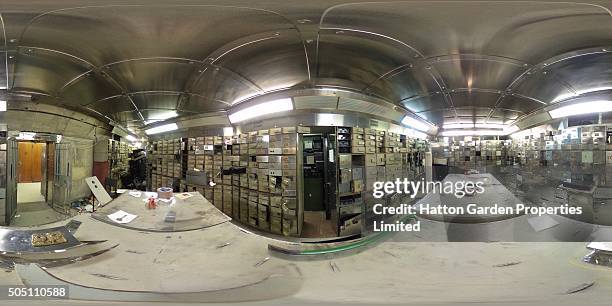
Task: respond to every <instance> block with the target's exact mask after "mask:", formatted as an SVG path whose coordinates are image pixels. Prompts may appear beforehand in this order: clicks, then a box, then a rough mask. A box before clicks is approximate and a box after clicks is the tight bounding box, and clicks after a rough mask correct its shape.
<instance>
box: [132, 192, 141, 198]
mask: <svg viewBox="0 0 612 306" xmlns="http://www.w3.org/2000/svg"><path fill="white" fill-rule="evenodd" d="M130 195H131V196H133V197H135V198H140V196H141V195H142V192H140V191H130Z"/></svg>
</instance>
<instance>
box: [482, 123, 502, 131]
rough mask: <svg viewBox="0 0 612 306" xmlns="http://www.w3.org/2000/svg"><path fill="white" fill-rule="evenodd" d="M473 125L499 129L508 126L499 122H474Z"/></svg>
mask: <svg viewBox="0 0 612 306" xmlns="http://www.w3.org/2000/svg"><path fill="white" fill-rule="evenodd" d="M475 127H477V128H482V129H500V130H501V129H504V128H506V127H508V126H507V125H505V124H499V123H476V124H475Z"/></svg>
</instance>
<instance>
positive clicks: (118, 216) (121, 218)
mask: <svg viewBox="0 0 612 306" xmlns="http://www.w3.org/2000/svg"><path fill="white" fill-rule="evenodd" d="M136 217H138V216H137V215H133V214H130V213H126V212H125V211H123V210H118V211H116V212H114V213H112V214H110V215H108V218H109V219H111V220H112V221H113V222H116V223H121V224H125V223H130V222H132V221H133V220H134V219H136Z"/></svg>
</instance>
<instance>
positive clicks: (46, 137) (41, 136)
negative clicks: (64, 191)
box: [5, 131, 62, 225]
mask: <svg viewBox="0 0 612 306" xmlns="http://www.w3.org/2000/svg"><path fill="white" fill-rule="evenodd" d="M23 132H29V131H23ZM19 134H20V131H8V133H7V144H10V143H12V144H13V145H14V150H12V151H11V150H7V182H6V186H7V190H6V193H7V194H6V200H5V209H6V212H7V214H6V219H5V225H10V224H11V221H12V220H13V218H14V217H15V215H16V213H17V184H18V177H17V176H18V173H19V169H18V164H19V152H18V142H19V141H20V140H23V139H19V138H20V137H19ZM61 137H62V135H59V134H50V133H37V132H36V135H35V136H34V137H33V139H32V140H33V141H37V142H45V143H46V144H47V147H48V146H49V144H48V143H49V142H53V143H56V142H57V141H58V139H60V138H61ZM7 148H10V145H7ZM45 156H46V155H45ZM54 164H55V161H54ZM11 165H12V168H11ZM10 171H13V172H10ZM45 171H46V169H45ZM11 173H12V175H11ZM47 175H51V176H53V175H54V173H52V174H49V173H47ZM41 184H42V183H41ZM47 189H49V186H48V185H47ZM45 200H46V202H47V204H49V205H51V204H50V199H49V198H45Z"/></svg>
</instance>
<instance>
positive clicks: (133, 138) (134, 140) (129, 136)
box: [125, 135, 138, 142]
mask: <svg viewBox="0 0 612 306" xmlns="http://www.w3.org/2000/svg"><path fill="white" fill-rule="evenodd" d="M125 139H127V140H128V141H130V142H136V141H137V140H138V139H137V138H136V137H134V136H132V135H127V136H125Z"/></svg>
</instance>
